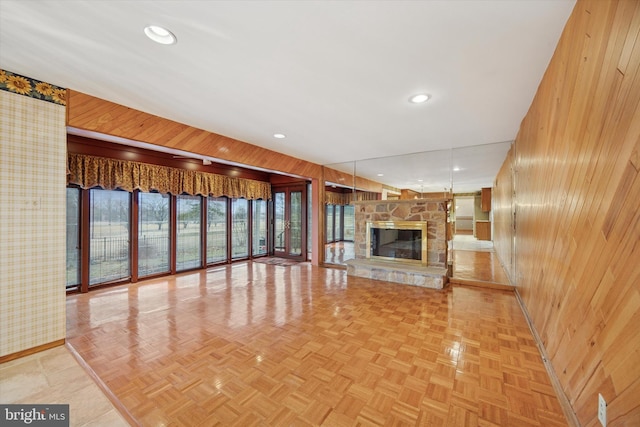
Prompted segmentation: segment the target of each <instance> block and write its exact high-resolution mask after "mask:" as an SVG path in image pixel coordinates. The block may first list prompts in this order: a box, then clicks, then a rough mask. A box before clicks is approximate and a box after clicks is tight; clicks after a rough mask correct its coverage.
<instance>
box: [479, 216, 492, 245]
mask: <svg viewBox="0 0 640 427" xmlns="http://www.w3.org/2000/svg"><path fill="white" fill-rule="evenodd" d="M476 239H478V240H491V221H476Z"/></svg>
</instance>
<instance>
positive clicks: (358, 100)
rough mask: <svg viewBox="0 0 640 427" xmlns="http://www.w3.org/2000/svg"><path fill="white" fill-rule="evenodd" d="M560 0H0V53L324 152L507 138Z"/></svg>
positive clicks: (256, 136) (328, 158)
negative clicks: (157, 37)
mask: <svg viewBox="0 0 640 427" xmlns="http://www.w3.org/2000/svg"><path fill="white" fill-rule="evenodd" d="M574 4H575V0H468V1H466V0H458V1H448V0H444V1H436V0H432V1H260V2H256V1H189V0H185V1H128V2H124V1H111V0H108V1H103V0H92V1H73V0H57V1H48V0H43V1H37V2H36V1H24V0H0V67H2V68H4V69H6V70H8V71H12V72H15V73H19V74H23V75H26V76H29V77H32V78H36V79H41V80H44V81H47V82H50V83H53V84H55V85H59V86H63V87H68V88H71V89H74V90H78V91H80V92H84V93H87V94H90V95H93V96H96V97H99V98H103V99H106V100H109V101H112V102H116V103H118V104H122V105H125V106H128V107H131V108H135V109H138V110H142V111H145V112H148V113H151V114H155V115H158V116H162V117H166V118H168V119H171V120H175V121H178V122H181V123H185V124H188V125H191V126H195V127H197V128H201V129H205V130H208V131H211V132H215V133H219V134H222V135H226V136H229V137H231V138H236V139H239V140H242V141H246V142H248V143H251V144H255V145H258V146H262V147H265V148H268V149H271V150H275V151H278V152H282V153H286V154H289V155H292V156H295V157H298V158H301V159H305V160H308V161H311V162H315V163H318V164H333V163H342V162H345V161H353V160H362V159H376V158H385V157H389V156H397V155H404V154H409V153H419V152H425V151H435V150H450V149H452V148H457V147H468V146H477V145H484V144H492V143H498V142H503V141H512V140H513V139H514V138H515V136H516V133H517V131H518V128H519V126H520V122H521V121H522V119H523V117H524V115H525V114H526V112H527V109H528V108H529V105H530V104H531V101H532V99H533V96H534V94H535V91H536V89H537V87H538V84H539V83H540V80H541V78H542V75H543V73H544V71H545V69H546V67H547V65H548V63H549V60H550V58H551V55H552V54H553V52H554V49H555V46H556V44H557V42H558V39H559V37H560V34H561V31H562V29H563V27H564V25H565V23H566V21H567V19H568V17H569V14H570V13H571V10H572V9H573V6H574ZM150 24H154V25H162V26H164V27H166V28H167V29H169V30H171V31H172V32H173V33H174V34H175V35H176V36H177V39H178V42H177V44H175V45H171V46H164V45H160V44H156V43H154V42H152V41H151V40H149V39H148V38H147V37H146V36H145V35H144V32H143V29H144V27H145V26H147V25H150ZM421 92H422V93H428V94H430V95H431V99H430V100H429V101H427V102H426V103H423V104H412V103H409V102H408V99H409V97H410V96H411V95H413V94H415V93H421ZM275 133H283V134H285V135H286V138H284V139H275V138H274V137H273V135H274V134H275ZM501 155H502V158H501V159H499V160H500V161H499V164H501V163H502V160H503V159H504V153H501ZM494 163H495V162H494ZM495 172H497V170H495V171H493V175H494V176H495Z"/></svg>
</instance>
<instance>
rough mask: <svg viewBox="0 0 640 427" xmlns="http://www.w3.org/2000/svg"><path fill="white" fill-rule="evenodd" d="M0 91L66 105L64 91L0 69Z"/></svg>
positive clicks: (65, 92)
mask: <svg viewBox="0 0 640 427" xmlns="http://www.w3.org/2000/svg"><path fill="white" fill-rule="evenodd" d="M0 90H6V91H7V92H13V93H17V94H20V95H25V96H28V97H30V98H35V99H41V100H43V101H47V102H53V103H54V104H60V105H67V90H66V89H64V88H61V87H58V86H54V85H52V84H49V83H46V82H41V81H39V80H35V79H32V78H29V77H24V76H21V75H20V74H15V73H12V72H10V71H5V70H2V69H0Z"/></svg>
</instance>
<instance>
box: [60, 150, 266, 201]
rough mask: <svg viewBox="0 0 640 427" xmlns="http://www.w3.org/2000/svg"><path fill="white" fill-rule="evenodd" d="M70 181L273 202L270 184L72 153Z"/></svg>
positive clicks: (69, 158) (90, 184)
mask: <svg viewBox="0 0 640 427" xmlns="http://www.w3.org/2000/svg"><path fill="white" fill-rule="evenodd" d="M67 182H68V183H69V184H76V185H79V186H80V187H82V188H92V187H101V188H103V189H105V190H114V189H116V188H119V189H121V190H126V191H133V190H140V191H144V192H149V191H153V190H155V191H158V192H160V193H171V194H185V193H186V194H190V195H201V196H205V197H207V196H213V197H221V196H227V197H230V198H244V199H249V200H255V199H262V200H270V199H271V184H270V183H268V182H262V181H255V180H251V179H243V178H232V177H228V176H224V175H217V174H213V173H206V172H199V171H191V170H185V169H178V168H170V167H166V166H157V165H150V164H147V163H139V162H130V161H127V160H116V159H108V158H105V157H96V156H87V155H84V154H73V153H70V154H68V179H67Z"/></svg>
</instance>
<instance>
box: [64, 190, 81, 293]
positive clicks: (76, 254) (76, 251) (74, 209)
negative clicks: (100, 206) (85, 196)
mask: <svg viewBox="0 0 640 427" xmlns="http://www.w3.org/2000/svg"><path fill="white" fill-rule="evenodd" d="M80 265H81V264H80V189H79V188H67V288H70V287H75V286H78V285H79V284H80Z"/></svg>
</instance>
